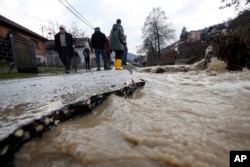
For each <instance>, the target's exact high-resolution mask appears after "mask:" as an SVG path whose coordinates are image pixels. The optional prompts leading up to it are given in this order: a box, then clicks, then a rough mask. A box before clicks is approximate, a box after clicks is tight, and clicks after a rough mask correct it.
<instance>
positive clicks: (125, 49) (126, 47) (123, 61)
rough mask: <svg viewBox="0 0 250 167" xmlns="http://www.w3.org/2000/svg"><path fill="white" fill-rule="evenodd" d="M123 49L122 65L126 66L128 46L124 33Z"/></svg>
mask: <svg viewBox="0 0 250 167" xmlns="http://www.w3.org/2000/svg"><path fill="white" fill-rule="evenodd" d="M124 42H125V43H124V51H123V57H122V66H123V67H124V66H127V55H128V46H127V36H126V35H124Z"/></svg>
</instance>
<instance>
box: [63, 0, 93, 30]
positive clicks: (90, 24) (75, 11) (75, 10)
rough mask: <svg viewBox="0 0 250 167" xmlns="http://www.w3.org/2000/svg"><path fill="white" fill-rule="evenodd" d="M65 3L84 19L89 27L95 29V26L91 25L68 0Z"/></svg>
mask: <svg viewBox="0 0 250 167" xmlns="http://www.w3.org/2000/svg"><path fill="white" fill-rule="evenodd" d="M65 2H66V3H67V4H68V5H69V6H70V7H71V8H72V9H73V10H74V11H75V12H76V13H77V14H78V15H79V16H81V18H82V19H84V20H85V21H86V22H87V23H88V25H90V26H91V27H92V28H94V26H93V24H91V23H90V22H89V21H88V20H87V19H86V18H84V17H83V16H82V15H81V13H79V12H78V11H77V10H76V9H75V8H74V7H73V6H72V5H71V4H70V3H69V2H68V1H67V0H65Z"/></svg>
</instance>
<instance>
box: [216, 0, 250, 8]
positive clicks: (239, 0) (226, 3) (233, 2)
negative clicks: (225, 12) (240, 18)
mask: <svg viewBox="0 0 250 167" xmlns="http://www.w3.org/2000/svg"><path fill="white" fill-rule="evenodd" d="M243 1H244V2H243ZM221 3H223V6H221V7H220V9H224V8H227V7H232V6H234V7H235V10H238V9H239V7H240V5H242V4H243V5H245V7H246V8H248V9H249V4H250V0H221Z"/></svg>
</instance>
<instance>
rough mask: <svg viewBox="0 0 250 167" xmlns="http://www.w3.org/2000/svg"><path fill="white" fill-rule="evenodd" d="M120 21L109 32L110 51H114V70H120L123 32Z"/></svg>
mask: <svg viewBox="0 0 250 167" xmlns="http://www.w3.org/2000/svg"><path fill="white" fill-rule="evenodd" d="M121 23H122V22H121V20H120V19H117V20H116V24H114V25H113V28H112V30H111V32H110V49H111V50H112V51H115V69H116V70H122V69H123V68H122V57H123V51H124V44H125V41H124V30H123V27H122V25H121Z"/></svg>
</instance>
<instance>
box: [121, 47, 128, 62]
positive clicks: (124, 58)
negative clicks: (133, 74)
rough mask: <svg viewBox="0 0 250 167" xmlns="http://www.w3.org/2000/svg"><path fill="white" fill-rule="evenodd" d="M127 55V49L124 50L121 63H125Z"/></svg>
mask: <svg viewBox="0 0 250 167" xmlns="http://www.w3.org/2000/svg"><path fill="white" fill-rule="evenodd" d="M127 55H128V51H127V50H124V51H123V57H122V65H127Z"/></svg>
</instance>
